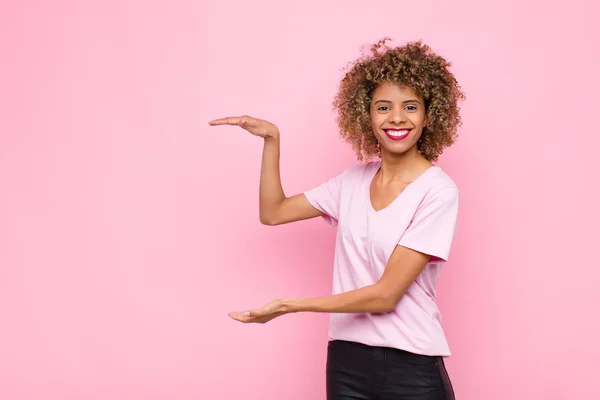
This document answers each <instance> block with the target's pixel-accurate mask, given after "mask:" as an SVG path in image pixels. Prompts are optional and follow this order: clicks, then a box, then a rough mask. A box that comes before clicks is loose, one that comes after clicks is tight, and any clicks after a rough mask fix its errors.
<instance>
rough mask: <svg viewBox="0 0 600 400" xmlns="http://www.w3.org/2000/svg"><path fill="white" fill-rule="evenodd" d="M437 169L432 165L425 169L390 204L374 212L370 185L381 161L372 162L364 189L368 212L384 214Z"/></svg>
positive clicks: (379, 167)
mask: <svg viewBox="0 0 600 400" xmlns="http://www.w3.org/2000/svg"><path fill="white" fill-rule="evenodd" d="M438 168H439V167H438V166H436V165H432V166H431V167H429V168H427V169H426V170H425V171H423V172H422V173H421V175H419V176H418V177H417V178H416V179H415V180H413V181H412V182H411V183H409V184H408V185H406V187H405V188H404V189H403V190H402V191H401V192H400V193H399V194H398V196H396V197H395V198H394V200H392V202H391V203H390V204H388V205H387V206H385V207H383V208H381V209H379V210H375V208H374V207H373V203H372V202H371V184H372V183H373V179H375V175H377V172H378V171H379V170H380V169H381V161H377V162H374V163H373V168H372V170H371V171H370V173H369V176H368V179H367V185H366V187H367V191H366V196H367V203H368V205H369V212H371V213H373V214H380V213H382V212H384V211H385V210H387V209H389V208H392V207H393V206H394V204H396V203H397V202H399V201H400V199H401V198H402V197H403V194H404V193H405V192H406V191H407V190H410V189H412V188H413V187H415V186H417V185H418V183H419V182H420V181H422V180H423V179H424V177H426V176H427V175H429V174H430V172H431V170H433V169H438Z"/></svg>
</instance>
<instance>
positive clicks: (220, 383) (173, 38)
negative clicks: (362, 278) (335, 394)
mask: <svg viewBox="0 0 600 400" xmlns="http://www.w3.org/2000/svg"><path fill="white" fill-rule="evenodd" d="M50 3H52V4H50ZM169 3H170V5H169V6H167V5H166V4H167V2H160V1H147V0H146V1H141V0H138V1H135V0H126V1H124V0H120V1H94V2H92V1H86V2H81V1H75V0H72V1H53V2H43V1H24V0H13V1H6V0H4V1H3V2H2V3H0V51H1V57H2V61H1V62H0V88H1V89H0V185H1V186H0V187H1V195H0V246H1V247H0V321H1V324H2V325H1V329H0V399H7V400H25V399H36V400H38V399H48V400H54V399H61V400H64V399H90V400H91V399H109V398H110V399H178V400H185V399H241V398H253V399H258V398H260V399H266V400H269V399H290V400H295V399H298V400H306V399H324V398H325V396H324V376H325V375H324V374H325V370H324V362H325V344H326V324H327V316H326V315H310V314H303V315H299V314H297V315H291V316H286V317H284V318H281V319H279V320H276V321H274V322H272V323H270V324H267V325H263V326H261V325H242V324H239V323H235V322H234V321H232V320H230V319H228V317H227V312H228V311H230V310H232V309H238V308H245V307H254V306H259V305H262V304H263V303H264V302H266V301H268V300H271V299H272V298H275V297H284V296H285V297H294V296H317V295H323V294H327V293H329V290H330V282H331V263H332V254H333V253H332V252H333V238H334V231H333V230H330V229H328V228H327V227H326V226H325V224H323V223H322V222H321V221H319V220H313V221H307V222H303V223H298V224H293V225H290V226H283V227H276V228H269V227H263V226H261V225H260V224H259V222H258V214H257V200H258V196H257V190H258V185H257V184H258V173H259V162H260V151H261V142H260V140H259V139H257V138H255V137H251V136H250V135H248V134H244V132H242V131H238V130H236V129H233V128H220V129H216V128H210V127H208V125H207V121H208V120H210V119H212V118H217V117H222V116H227V115H235V114H242V113H247V114H251V115H255V116H257V117H261V118H265V119H269V120H271V121H272V122H274V123H276V124H278V126H279V127H280V129H281V131H282V134H283V155H282V175H283V178H284V186H285V189H286V191H287V193H288V194H293V193H295V192H298V191H301V190H304V189H307V188H310V187H312V186H314V185H316V184H319V183H321V182H322V181H324V180H325V179H328V178H329V177H331V176H332V175H333V174H335V173H337V172H339V171H340V170H341V169H342V168H345V167H347V166H350V165H351V164H352V163H353V162H354V158H353V154H352V152H351V151H350V149H349V148H348V147H347V146H345V145H344V144H343V143H342V142H340V140H339V139H338V136H337V131H336V126H335V123H334V119H333V115H332V113H331V107H330V104H331V100H332V97H333V95H334V93H335V90H336V86H337V83H338V80H339V79H340V77H341V76H342V75H341V72H340V69H341V68H342V67H343V66H344V65H345V64H346V63H347V62H348V61H350V60H353V59H354V58H355V57H356V56H358V55H359V51H358V48H359V46H360V45H362V44H365V43H370V42H373V41H376V40H378V39H380V38H381V37H383V36H391V37H393V38H394V39H395V43H402V42H404V41H406V40H414V39H419V38H422V39H424V40H425V41H426V42H427V43H429V44H430V45H431V46H432V47H433V48H434V49H435V50H437V51H439V52H440V53H441V54H443V55H445V56H447V57H448V58H449V59H451V60H452V61H453V62H454V63H455V67H454V71H455V73H456V75H457V77H458V79H459V81H460V82H461V83H462V85H463V88H464V90H465V92H466V94H467V96H468V100H467V102H466V103H465V104H464V106H463V116H464V122H465V123H464V126H463V128H462V129H461V137H460V140H459V142H458V143H457V144H456V146H455V147H453V148H452V149H451V150H449V151H447V153H445V154H444V156H443V157H442V159H441V162H440V165H441V166H442V167H443V168H444V169H446V171H447V172H448V173H449V174H450V175H451V176H452V177H453V178H454V179H455V180H456V182H457V183H458V184H459V186H460V187H461V189H462V212H461V216H460V228H459V232H458V235H457V238H456V242H455V246H454V249H453V254H452V260H451V262H450V263H449V265H448V269H447V270H446V271H445V273H444V274H443V276H442V281H441V287H440V299H439V300H440V305H441V308H442V311H443V314H444V318H445V326H446V330H447V334H448V337H449V340H450V343H451V346H452V350H453V353H454V356H453V357H452V358H450V360H449V361H448V368H449V370H450V373H451V375H452V378H453V381H454V386H455V390H456V393H457V397H458V398H459V399H461V400H481V399H486V400H500V399H502V400H505V399H544V400H549V399H550V400H551V399H578V400H584V399H598V398H600V386H599V385H598V384H597V380H598V377H597V375H598V365H600V364H599V361H600V350H598V348H599V347H598V344H597V341H598V338H599V337H600V322H599V315H600V314H599V312H598V304H599V302H600V294H599V292H598V283H599V280H600V268H599V265H598V261H597V257H596V256H595V253H594V252H595V250H596V249H597V247H598V244H597V238H598V233H597V226H598V224H599V223H600V218H599V214H598V211H597V209H596V208H595V206H596V205H597V204H598V203H599V200H600V199H599V196H598V188H597V185H598V167H597V164H596V163H595V160H596V159H597V157H598V155H597V152H598V150H599V149H600V139H599V137H598V128H597V117H598V100H597V98H598V97H597V93H598V91H599V89H600V87H599V86H600V84H599V80H598V77H597V75H596V73H597V71H598V70H600V63H599V60H598V56H597V40H596V39H594V38H598V37H599V36H600V29H599V28H598V24H597V21H596V16H597V15H598V12H599V9H598V6H597V5H595V4H593V2H592V1H591V0H590V1H587V2H584V1H577V0H574V1H570V2H568V4H565V3H564V2H558V1H554V2H548V1H528V2H526V3H527V5H524V4H523V2H521V1H517V0H511V1H503V2H496V4H495V5H492V4H490V2H482V1H477V0H460V1H453V2H442V1H438V2H433V1H413V2H404V1H402V2H400V1H396V2H383V3H381V2H378V3H377V2H374V3H371V4H372V5H371V6H368V4H370V3H369V2H366V1H354V2H349V1H329V2H323V3H321V2H320V1H316V0H315V1H307V0H304V1H298V2H294V3H292V2H282V1H266V0H260V1H253V2H246V1H241V0H240V1H233V2H232V1H225V2H218V1H211V2H194V1H174V0H173V1H170V2H169ZM594 53H595V54H594Z"/></svg>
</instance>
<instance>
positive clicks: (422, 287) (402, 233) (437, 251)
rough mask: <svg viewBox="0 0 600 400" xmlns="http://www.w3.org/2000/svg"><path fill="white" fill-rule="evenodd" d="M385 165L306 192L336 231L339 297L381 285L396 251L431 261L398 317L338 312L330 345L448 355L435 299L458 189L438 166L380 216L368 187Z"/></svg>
mask: <svg viewBox="0 0 600 400" xmlns="http://www.w3.org/2000/svg"><path fill="white" fill-rule="evenodd" d="M380 166H381V162H380V161H373V162H369V163H367V164H360V165H357V166H354V167H352V168H348V169H347V170H345V171H344V172H342V173H341V174H339V175H338V176H336V177H335V178H333V179H331V180H330V181H328V182H326V183H323V184H322V185H320V186H318V187H316V188H314V189H312V190H309V191H307V192H305V195H306V198H307V199H308V201H309V202H310V203H311V204H312V205H313V206H314V207H315V208H317V209H318V210H320V211H321V212H323V213H324V214H325V215H324V218H325V220H326V221H327V222H328V223H329V225H331V226H333V227H336V226H337V228H338V229H337V238H336V246H335V258H334V269H333V294H338V293H342V292H347V291H350V290H354V289H359V288H361V287H364V286H368V285H371V284H374V283H376V282H377V281H378V280H379V278H380V277H381V275H382V274H383V271H384V269H385V267H386V265H387V262H388V260H389V259H390V256H391V255H392V252H393V251H394V249H395V248H396V246H397V245H401V246H404V247H408V248H411V249H413V250H417V251H419V252H422V253H426V254H429V255H431V256H432V257H431V260H430V262H429V263H428V264H427V265H426V266H425V268H424V269H423V271H422V272H421V274H420V275H419V276H418V277H417V279H416V280H415V282H413V283H412V285H411V286H410V287H409V288H408V290H407V291H406V293H405V294H404V296H403V297H402V298H401V299H400V301H399V302H398V305H397V306H396V308H395V309H394V310H393V311H391V312H388V313H332V314H331V315H330V320H329V339H330V340H334V339H338V340H348V341H354V342H359V343H364V344H367V345H371V346H385V347H393V348H398V349H402V350H406V351H410V352H412V353H417V354H424V355H439V356H449V355H450V349H449V347H448V343H447V341H446V338H445V335H444V331H443V329H442V325H441V316H440V312H439V310H438V307H437V304H436V300H435V297H436V286H437V281H438V277H439V274H440V271H441V269H442V266H443V265H444V263H445V261H447V260H448V255H449V253H450V247H451V244H452V239H453V237H454V232H455V227H456V219H457V214H458V202H459V191H458V188H457V187H456V185H455V184H454V182H453V181H452V179H451V178H450V177H449V176H448V175H446V173H445V172H443V171H442V169H441V168H440V167H437V166H433V167H430V168H429V169H428V170H427V171H425V172H424V173H423V174H422V175H420V176H419V177H418V178H417V179H416V180H415V181H413V182H412V183H411V184H410V185H408V186H407V187H406V188H405V189H404V190H403V191H402V193H400V195H399V196H398V197H397V198H396V199H395V200H394V201H393V202H392V203H391V204H390V205H389V206H387V207H386V208H384V209H382V210H379V211H375V210H374V209H373V207H372V205H371V200H370V184H371V181H372V180H373V177H374V176H375V174H376V172H377V171H378V170H379V168H380Z"/></svg>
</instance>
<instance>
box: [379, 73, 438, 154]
mask: <svg viewBox="0 0 600 400" xmlns="http://www.w3.org/2000/svg"><path fill="white" fill-rule="evenodd" d="M370 113H371V125H372V127H373V133H374V134H375V137H376V138H377V141H379V145H380V147H381V151H382V153H383V152H384V151H388V152H390V153H393V154H403V153H406V152H407V151H409V150H411V149H413V148H414V150H415V151H416V146H415V145H416V143H417V140H419V138H420V137H421V133H422V132H423V128H424V127H425V126H426V124H427V116H426V115H425V103H424V101H423V98H422V97H421V96H419V95H418V94H417V93H415V92H414V91H413V90H412V89H411V88H409V87H406V86H398V85H396V84H393V83H382V84H381V85H379V86H378V87H377V89H375V91H374V92H373V98H372V99H371V110H370Z"/></svg>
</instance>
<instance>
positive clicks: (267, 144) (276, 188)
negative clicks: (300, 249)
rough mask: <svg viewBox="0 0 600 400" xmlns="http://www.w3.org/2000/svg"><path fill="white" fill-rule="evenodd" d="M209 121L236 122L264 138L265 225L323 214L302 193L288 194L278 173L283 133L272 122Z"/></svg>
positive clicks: (262, 197)
mask: <svg viewBox="0 0 600 400" xmlns="http://www.w3.org/2000/svg"><path fill="white" fill-rule="evenodd" d="M210 125H213V126H216V125H235V126H240V127H241V128H243V129H245V130H247V131H248V132H250V133H252V134H253V135H256V136H259V137H262V138H263V140H264V147H263V154H262V165H261V171H260V189H259V196H260V198H259V200H260V205H259V214H260V222H261V223H263V224H265V225H281V224H287V223H290V222H294V221H300V220H305V219H309V218H315V217H318V216H322V215H323V213H322V212H321V211H319V210H317V209H316V208H315V207H313V206H312V205H311V204H310V203H309V202H308V200H307V199H306V196H305V195H304V194H303V193H300V194H297V195H295V196H291V197H286V196H285V193H284V191H283V187H282V186H281V176H280V174H279V154H280V139H279V138H280V135H279V129H277V127H276V126H275V125H273V124H272V123H270V122H268V121H264V120H260V119H257V118H252V117H249V116H243V117H230V118H222V119H218V120H214V121H211V122H210Z"/></svg>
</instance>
